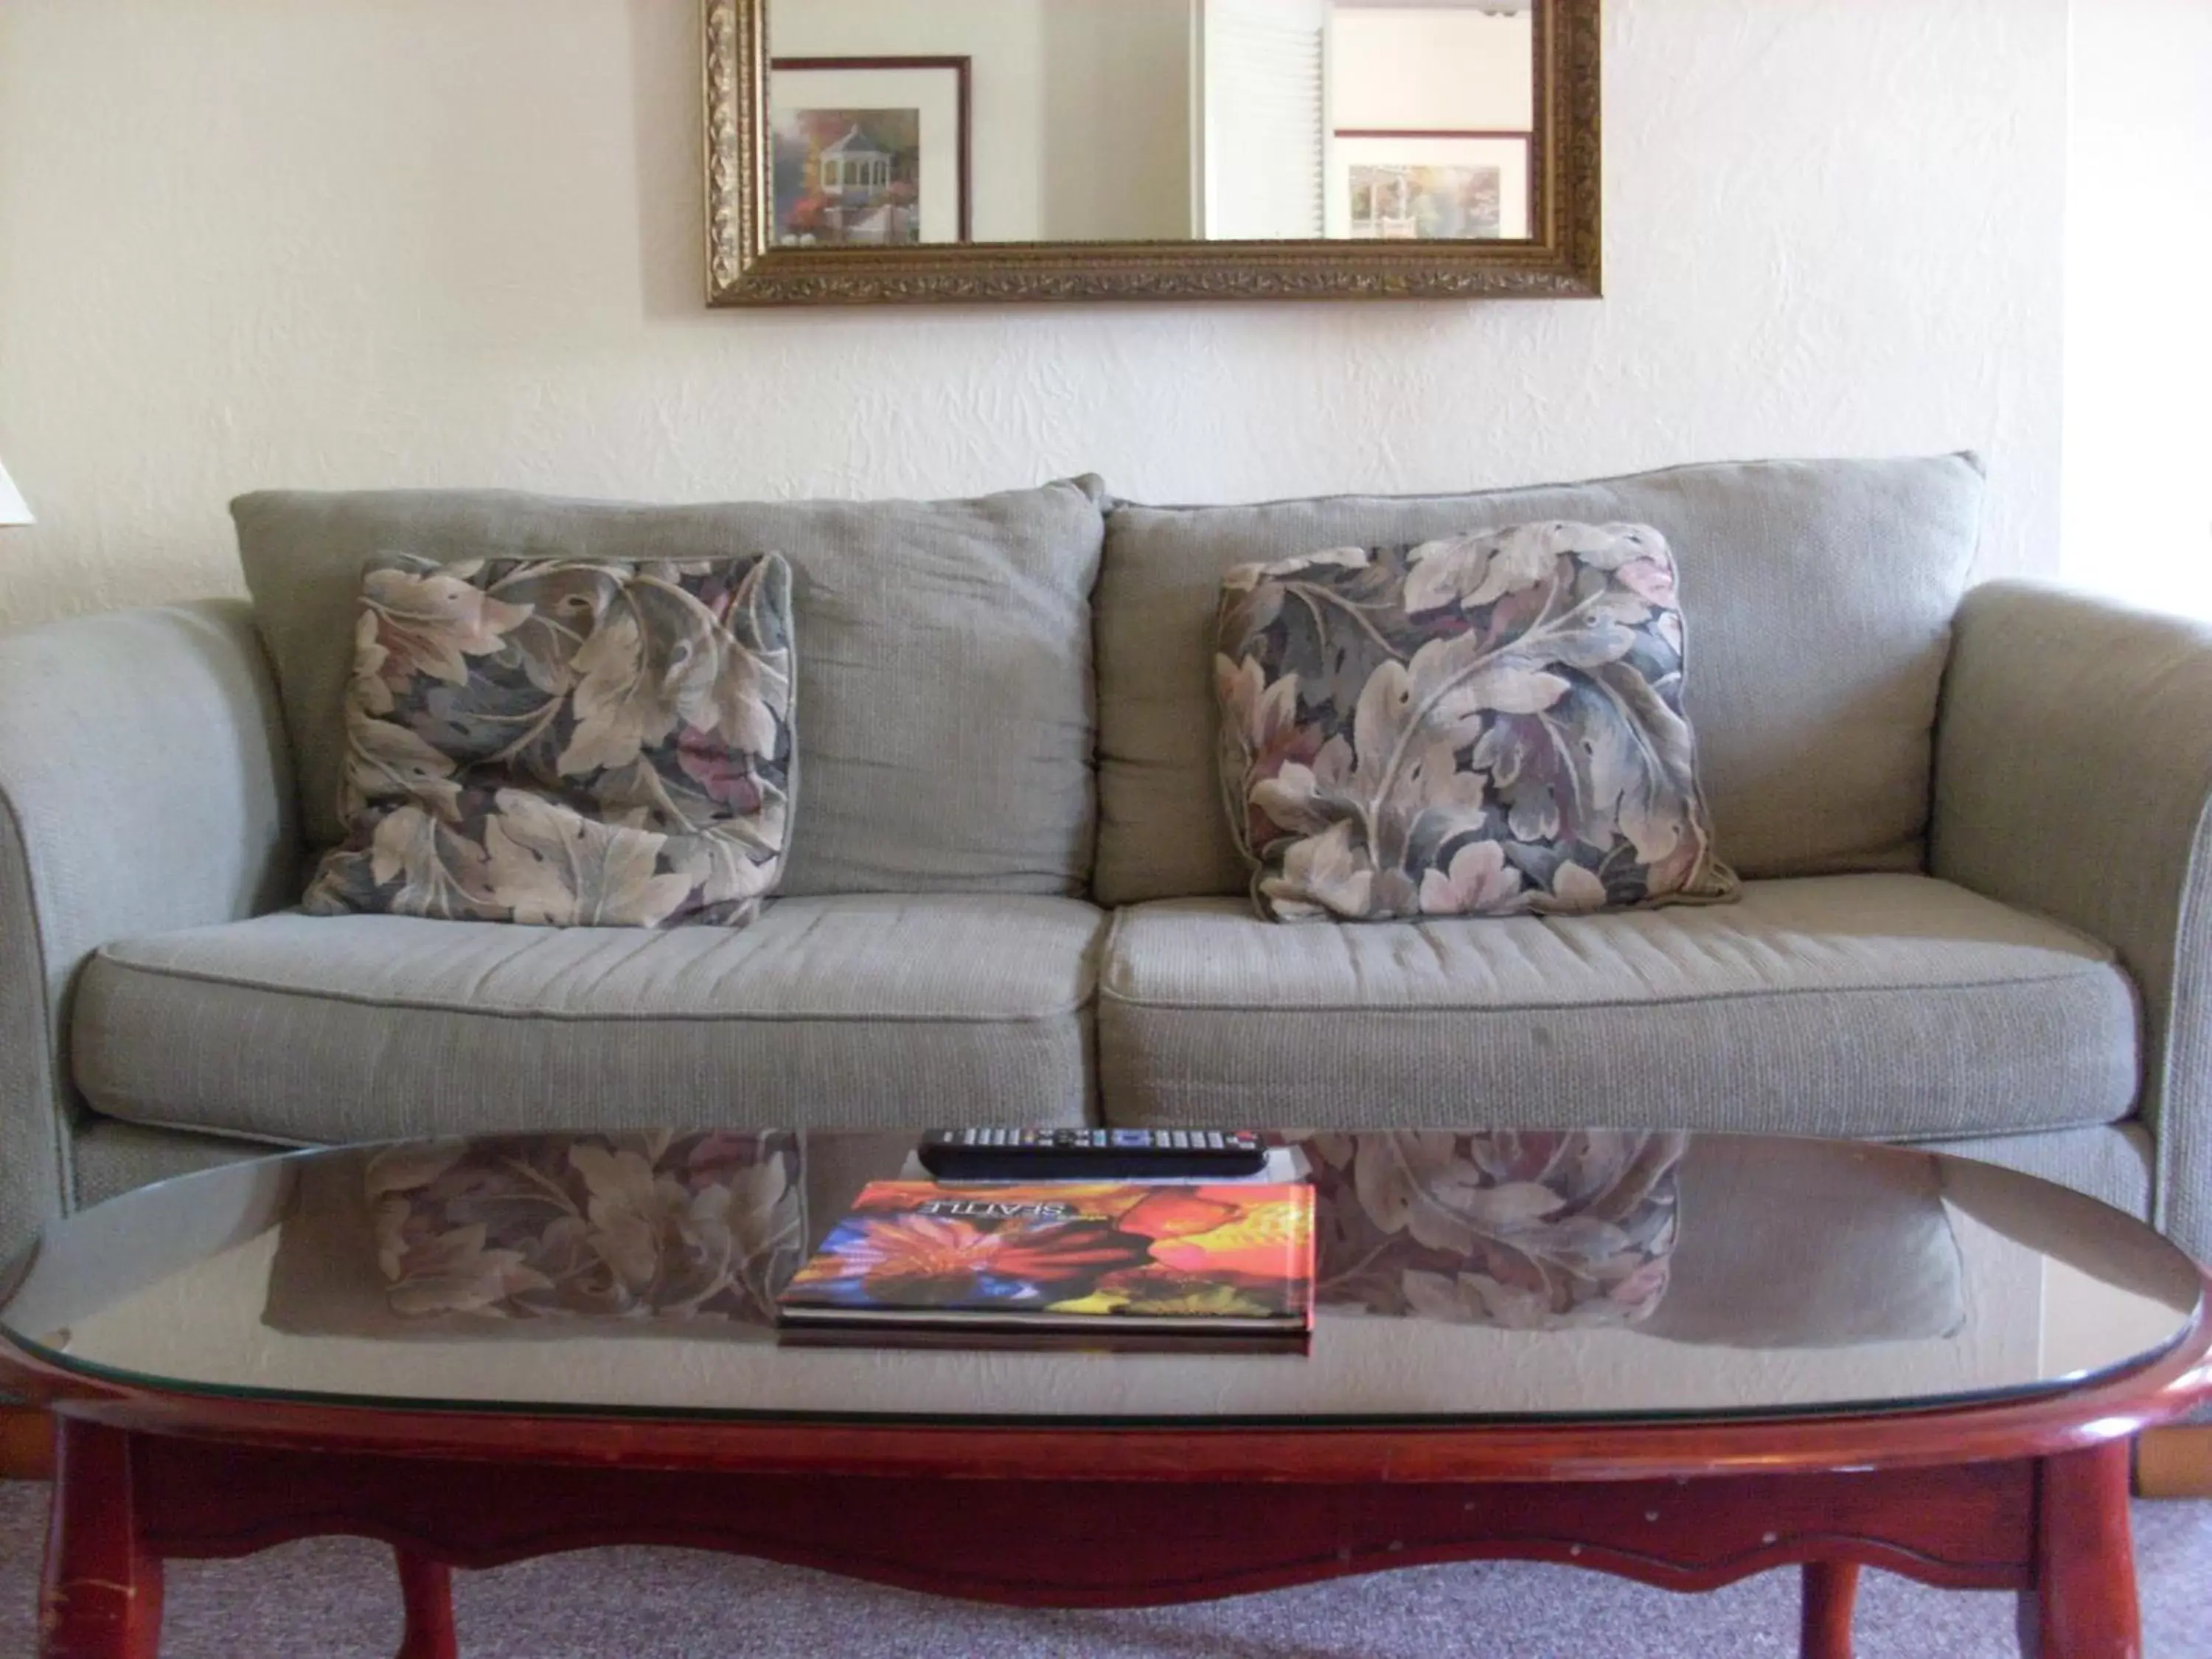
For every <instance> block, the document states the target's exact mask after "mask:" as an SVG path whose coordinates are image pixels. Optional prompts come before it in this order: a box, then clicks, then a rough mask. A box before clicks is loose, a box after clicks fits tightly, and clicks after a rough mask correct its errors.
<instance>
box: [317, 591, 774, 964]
mask: <svg viewBox="0 0 2212 1659" xmlns="http://www.w3.org/2000/svg"><path fill="white" fill-rule="evenodd" d="M791 679H792V664H791V572H790V569H789V568H788V567H787V565H786V564H785V563H784V562H783V561H782V560H781V558H779V557H778V556H776V555H775V554H773V553H763V554H752V555H744V556H739V557H738V558H735V559H713V560H702V561H698V562H692V563H688V564H665V563H639V564H622V563H605V562H599V561H596V560H574V559H492V560H482V559H477V560H470V561H468V562H465V563H461V564H457V565H438V564H431V563H428V562H426V561H423V560H421V559H417V558H415V557H413V556H411V555H404V554H403V555H400V556H397V557H395V558H392V559H389V560H386V561H382V562H378V563H375V564H373V565H372V566H371V567H370V568H369V570H368V573H367V574H366V575H365V576H364V578H363V580H362V599H361V614H360V618H359V626H358V628H357V629H356V636H355V641H354V675H353V679H352V682H351V684H349V686H348V688H347V691H346V709H345V738H346V764H345V788H344V803H345V808H346V814H347V818H348V821H349V829H348V833H347V836H346V839H345V841H344V842H343V845H341V846H339V847H336V848H331V850H330V851H329V852H327V853H325V854H323V859H322V863H321V866H320V867H319V869H318V870H317V871H316V872H315V878H314V879H313V881H312V882H311V883H310V884H308V888H307V898H306V900H305V901H304V904H303V907H302V908H305V909H307V911H308V912H309V913H310V914H312V915H348V914H366V915H409V916H430V917H435V918H436V919H439V920H441V921H514V922H525V923H532V924H538V925H543V926H548V927H664V926H670V925H673V924H678V923H684V922H695V923H700V924H706V925H714V926H720V927H744V925H745V924H746V923H747V922H749V921H752V919H753V918H754V917H755V916H757V915H759V913H760V905H761V899H762V897H763V896H764V895H766V894H768V893H769V892H772V891H773V890H775V884H776V879H777V878H778V877H779V876H780V875H781V873H782V870H783V855H784V846H785V836H786V834H787V828H788V825H789V823H790V818H791V811H790V809H791V759H792V753H791V714H792V702H791Z"/></svg>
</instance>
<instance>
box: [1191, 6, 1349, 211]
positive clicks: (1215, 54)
mask: <svg viewBox="0 0 2212 1659" xmlns="http://www.w3.org/2000/svg"><path fill="white" fill-rule="evenodd" d="M1329 11H1330V8H1329V5H1328V0H1203V3H1202V4H1201V6H1200V8H1199V20H1198V33H1199V52H1200V57H1201V59H1202V61H1203V64H1204V74H1203V76H1202V77H1201V79H1200V85H1201V86H1202V87H1203V88H1204V100H1205V102H1204V108H1203V110H1202V112H1201V117H1200V131H1202V132H1203V133H1204V135H1205V142H1204V144H1203V146H1202V156H1203V160H1202V169H1203V184H1202V185H1201V200H1202V204H1203V213H1204V228H1203V230H1202V232H1201V234H1203V235H1204V236H1205V237H1206V239H1207V240H1212V241H1217V242H1240V241H1296V240H1304V239H1306V238H1309V237H1316V236H1319V235H1321V234H1322V232H1323V228H1324V227H1323V223H1322V219H1323V214H1322V203H1323V198H1324V197H1325V194H1326V186H1325V182H1324V178H1323V167H1324V164H1325V162H1326V160H1327V151H1328V131H1329V124H1328V25H1329Z"/></svg>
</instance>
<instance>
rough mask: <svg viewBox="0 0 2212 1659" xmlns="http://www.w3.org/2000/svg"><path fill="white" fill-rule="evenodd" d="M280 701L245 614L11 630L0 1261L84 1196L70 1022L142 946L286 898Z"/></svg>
mask: <svg viewBox="0 0 2212 1659" xmlns="http://www.w3.org/2000/svg"><path fill="white" fill-rule="evenodd" d="M298 866H299V853H298V836H297V834H296V831H295V823H294V811H293V792H292V779H291V762H290V757H289V750H288V749H287V748H286V745H285V742H284V738H283V720H282V719H281V717H280V715H279V713H278V708H277V702H276V684H275V681H274V679H273V678H271V676H270V671H269V666H268V663H267V661H266V659H264V656H263V654H262V649H261V642H260V640H259V638H258V635H256V634H255V631H254V628H253V621H252V613H251V611H249V609H248V608H247V606H246V605H245V603H244V602H243V601H239V600H211V601H209V602H206V603H204V604H198V605H179V606H176V607H174V608H172V609H165V610H157V611H122V612H118V613H116V614H113V615H109V616H100V617H83V618H81V619H77V620H74V621H70V622H61V623H50V624H48V625H47V626H45V627H42V628H34V629H27V630H25V631H22V632H20V633H15V634H9V635H0V1260H4V1259H5V1254H6V1253H12V1251H13V1250H15V1249H16V1248H18V1247H20V1246H21V1245H23V1244H25V1243H28V1242H29V1240H30V1239H31V1237H33V1236H34V1235H35V1234H36V1232H37V1231H38V1229H39V1228H40V1226H41V1225H43V1224H44V1223H45V1222H46V1220H47V1219H48V1218H50V1217H52V1215H53V1214H54V1213H55V1212H57V1211H58V1209H61V1208H63V1207H65V1206H67V1205H68V1203H69V1202H70V1146H69V1141H70V1136H69V1124H70V1115H71V1114H72V1113H73V1112H74V1111H75V1110H76V1103H75V1099H74V1097H73V1094H72V1091H71V1089H70V1080H69V1079H70V1070H69V1063H68V1052H67V1031H68V1025H67V1018H66V1017H67V1010H68V999H69V993H70V984H71V981H73V979H74V978H75V976H76V971H77V969H78V968H79V966H80V965H82V963H83V962H84V960H85V958H86V957H88V956H89V955H90V954H91V953H92V952H93V951H95V950H97V949H98V948H99V947H100V946H101V945H105V944H106V943H108V942H109V941H110V940H112V939H119V938H123V937H125V936H126V935H130V934H136V933H160V932H162V931H163V930H165V929H169V928H177V927H197V926H200V925H202V924H204V923H209V922H218V921H237V920H239V919H240V918H242V917H246V916H250V915H257V914H258V913H260V912H262V911H264V910H268V909H273V908H276V907H277V906H279V905H281V904H283V903H286V902H289V900H290V898H291V896H293V893H294V884H295V881H296V879H297V875H298Z"/></svg>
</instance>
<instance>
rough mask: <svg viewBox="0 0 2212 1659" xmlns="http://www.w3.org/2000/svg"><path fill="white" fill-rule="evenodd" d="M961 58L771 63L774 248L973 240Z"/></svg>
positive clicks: (967, 106) (969, 133) (969, 134)
mask: <svg viewBox="0 0 2212 1659" xmlns="http://www.w3.org/2000/svg"><path fill="white" fill-rule="evenodd" d="M972 77H973V70H972V68H971V61H970V60H969V58H776V59H775V60H774V62H773V63H771V64H770V65H769V143H770V146H771V148H772V151H773V163H772V167H773V191H774V194H773V206H772V209H771V214H772V223H773V234H772V238H771V240H772V242H773V245H774V246H777V247H810V248H811V247H916V246H922V245H925V244H929V243H943V242H965V241H969V240H973V234H974V232H973V225H974V218H973V212H974V210H973V207H972V205H971V203H972V189H971V179H972V176H973V172H974V166H973V146H974V143H975V139H974V118H973V109H974V105H973V100H972V94H971V90H970V88H971V87H972V84H973V78H972Z"/></svg>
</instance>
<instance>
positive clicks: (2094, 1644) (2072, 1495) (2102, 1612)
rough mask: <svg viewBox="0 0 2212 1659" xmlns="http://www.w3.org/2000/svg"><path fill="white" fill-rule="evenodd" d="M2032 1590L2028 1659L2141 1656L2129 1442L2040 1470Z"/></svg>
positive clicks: (2024, 1621) (2023, 1641) (2025, 1641)
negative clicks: (2130, 1490) (2130, 1510)
mask: <svg viewBox="0 0 2212 1659" xmlns="http://www.w3.org/2000/svg"><path fill="white" fill-rule="evenodd" d="M2036 1488H2037V1490H2036V1504H2035V1514H2036V1518H2035V1589H2034V1590H2033V1592H2032V1593H2030V1594H2027V1595H2022V1596H2021V1606H2020V1646H2021V1653H2022V1654H2023V1655H2025V1656H2026V1659H2141V1656H2142V1617H2141V1614H2140V1613H2139V1611H2138V1610H2137V1607H2136V1559H2135V1541H2134V1536H2133V1534H2132V1532H2131V1530H2130V1526H2129V1522H2128V1443H2127V1442H2126V1441H2124V1440H2116V1441H2113V1442H2112V1443H2110V1444H2108V1445H2103V1446H2097V1447H2093V1448H2092V1449H2089V1450H2087V1451H2078V1452H2067V1453H2065V1454H2064V1455H2061V1456H2057V1457H2046V1458H2045V1459H2043V1461H2042V1462H2041V1463H2040V1464H2039V1466H2038V1475H2037V1481H2036Z"/></svg>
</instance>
